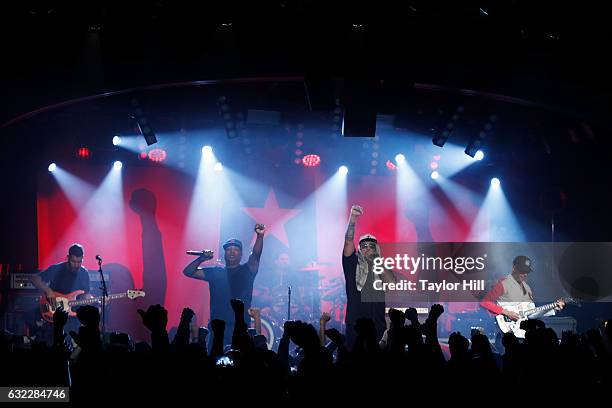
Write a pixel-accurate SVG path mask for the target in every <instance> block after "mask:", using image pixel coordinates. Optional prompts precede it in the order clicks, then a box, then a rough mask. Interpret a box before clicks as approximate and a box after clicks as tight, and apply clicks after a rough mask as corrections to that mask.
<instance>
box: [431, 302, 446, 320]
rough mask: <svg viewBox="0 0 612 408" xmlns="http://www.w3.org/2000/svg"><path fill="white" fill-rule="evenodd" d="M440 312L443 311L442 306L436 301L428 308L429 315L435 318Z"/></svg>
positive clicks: (440, 314)
mask: <svg viewBox="0 0 612 408" xmlns="http://www.w3.org/2000/svg"><path fill="white" fill-rule="evenodd" d="M442 313H444V306H442V305H440V304H438V303H436V304H434V305H431V308H430V309H429V317H431V318H434V319H437V318H438V317H440V316H442Z"/></svg>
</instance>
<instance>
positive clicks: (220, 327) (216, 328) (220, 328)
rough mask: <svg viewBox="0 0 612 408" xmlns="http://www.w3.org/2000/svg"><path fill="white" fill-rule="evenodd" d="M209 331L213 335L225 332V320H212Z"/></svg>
mask: <svg viewBox="0 0 612 408" xmlns="http://www.w3.org/2000/svg"><path fill="white" fill-rule="evenodd" d="M210 329H211V330H212V331H213V333H215V334H220V333H223V332H225V320H221V319H213V320H211V321H210Z"/></svg>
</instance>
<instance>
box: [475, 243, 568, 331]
mask: <svg viewBox="0 0 612 408" xmlns="http://www.w3.org/2000/svg"><path fill="white" fill-rule="evenodd" d="M531 266H532V261H531V259H529V258H528V257H526V256H524V255H519V256H517V257H515V258H514V260H513V261H512V273H511V274H510V275H508V276H506V277H504V278H502V279H500V280H499V281H498V282H497V283H496V284H495V285H493V287H492V288H491V290H490V291H489V293H487V294H486V295H485V297H484V298H483V299H482V301H481V302H480V305H481V306H482V307H484V308H485V309H487V310H488V311H489V312H491V313H493V314H495V315H499V314H502V315H504V316H506V317H508V318H510V319H512V320H515V321H516V320H519V319H520V316H519V315H518V313H516V312H513V311H511V310H506V309H504V308H503V307H502V306H500V305H499V304H498V303H499V302H502V303H503V302H528V303H532V304H533V291H532V290H531V288H530V287H529V285H528V284H527V276H528V275H529V274H530V273H531V272H532V271H533V269H532V268H531ZM556 303H557V306H556V307H555V308H554V309H553V310H550V311H548V312H546V313H544V314H542V313H541V314H534V315H532V316H529V317H530V318H538V317H543V316H553V315H554V314H555V311H559V310H562V309H563V307H565V302H563V300H562V299H559V300H557V302H556Z"/></svg>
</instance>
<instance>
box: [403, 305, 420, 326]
mask: <svg viewBox="0 0 612 408" xmlns="http://www.w3.org/2000/svg"><path fill="white" fill-rule="evenodd" d="M404 314H405V315H406V319H408V320H410V323H412V324H415V323H418V321H419V314H418V313H417V310H416V309H415V308H414V307H409V308H408V309H406V311H405V312H404Z"/></svg>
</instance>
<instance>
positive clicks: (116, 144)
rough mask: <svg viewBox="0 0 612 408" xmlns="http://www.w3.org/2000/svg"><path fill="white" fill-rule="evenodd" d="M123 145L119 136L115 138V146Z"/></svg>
mask: <svg viewBox="0 0 612 408" xmlns="http://www.w3.org/2000/svg"><path fill="white" fill-rule="evenodd" d="M120 144H121V138H120V137H119V136H114V137H113V146H119V145H120Z"/></svg>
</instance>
